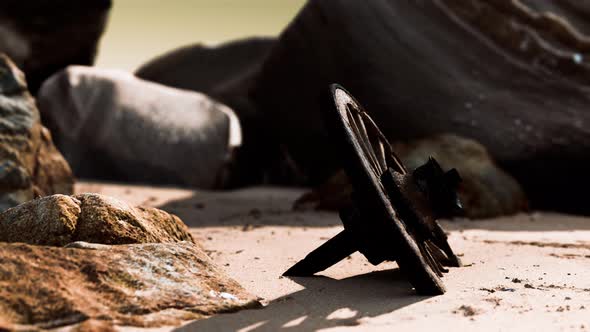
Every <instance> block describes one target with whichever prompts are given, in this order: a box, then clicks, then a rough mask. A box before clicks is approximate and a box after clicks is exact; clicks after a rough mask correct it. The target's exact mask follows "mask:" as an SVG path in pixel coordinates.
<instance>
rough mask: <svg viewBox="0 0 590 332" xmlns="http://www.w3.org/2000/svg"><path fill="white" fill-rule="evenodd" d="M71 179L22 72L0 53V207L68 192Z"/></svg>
mask: <svg viewBox="0 0 590 332" xmlns="http://www.w3.org/2000/svg"><path fill="white" fill-rule="evenodd" d="M73 183H74V179H73V176H72V172H71V170H70V167H69V166H68V164H67V162H66V161H65V160H64V159H63V157H62V155H61V154H60V153H59V151H57V149H56V148H55V146H54V145H53V142H52V140H51V135H50V133H49V131H48V130H47V129H46V128H45V127H43V126H42V125H41V123H40V120H39V111H38V110H37V108H36V106H35V101H34V100H33V98H32V97H31V95H30V94H29V92H28V91H27V86H26V83H25V78H24V75H23V73H22V72H21V71H20V70H18V68H16V67H15V65H14V64H13V63H12V62H11V61H10V60H9V59H8V58H7V57H6V56H4V55H0V211H2V210H4V209H6V208H8V207H11V206H15V205H18V204H20V203H23V202H26V201H28V200H31V199H33V198H35V197H38V196H45V195H51V194H57V193H63V194H71V193H72V191H73Z"/></svg>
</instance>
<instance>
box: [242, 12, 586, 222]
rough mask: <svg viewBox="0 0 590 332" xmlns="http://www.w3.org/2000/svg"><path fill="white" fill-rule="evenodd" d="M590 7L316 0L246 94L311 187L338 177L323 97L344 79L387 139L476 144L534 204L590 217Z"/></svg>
mask: <svg viewBox="0 0 590 332" xmlns="http://www.w3.org/2000/svg"><path fill="white" fill-rule="evenodd" d="M527 4H528V5H529V6H531V7H529V6H527ZM531 4H534V7H532V5H531ZM546 9H551V10H553V11H554V12H556V13H557V14H559V15H562V16H565V17H564V18H559V17H557V16H556V15H552V14H543V12H542V10H546ZM587 9H588V4H587V2H583V4H581V2H576V1H566V2H562V1H548V0H544V1H532V0H531V1H527V2H526V4H523V3H521V2H519V1H516V0H513V1H499V0H494V1H488V0H486V1H484V0H444V1H443V0H438V1H397V0H370V1H344V0H312V1H310V2H309V3H308V4H307V5H306V6H305V7H304V9H303V10H302V11H301V13H300V14H299V15H298V17H297V18H296V19H295V21H294V22H292V24H291V25H290V26H289V27H288V28H287V29H286V30H285V31H284V32H283V34H282V35H281V36H280V39H279V42H278V44H277V45H276V46H275V47H274V48H273V50H272V52H271V55H270V56H269V58H268V59H267V61H266V62H265V64H264V67H263V69H262V72H261V74H260V76H259V78H258V80H257V84H256V86H255V88H254V89H253V91H252V95H253V96H254V98H255V100H256V103H257V105H258V106H259V107H261V108H262V109H263V110H264V111H265V113H266V114H268V121H269V123H270V124H269V127H270V128H275V129H276V130H275V132H274V133H273V134H274V135H276V136H277V137H279V138H280V140H281V141H282V142H284V143H285V144H286V146H288V148H289V150H290V151H291V153H292V155H293V157H294V159H295V160H296V161H297V163H298V164H299V167H300V168H301V169H302V170H303V171H304V172H306V173H308V174H311V178H312V179H315V180H320V179H323V178H325V177H326V176H327V174H328V173H329V172H330V171H331V170H332V169H333V167H335V165H334V163H333V160H334V158H332V156H331V155H330V153H329V152H330V149H329V146H328V145H327V144H325V139H324V128H323V124H322V121H321V117H320V111H319V103H318V102H317V101H318V98H319V96H320V94H321V93H322V92H323V91H324V90H325V89H326V87H327V86H328V85H329V84H330V83H333V82H338V83H341V84H342V85H344V86H346V87H347V88H348V89H349V91H351V93H353V94H354V95H355V96H357V98H358V99H359V101H360V102H362V103H363V104H365V106H366V109H367V111H368V112H369V113H370V114H371V116H372V117H373V118H374V119H375V120H376V121H377V123H378V124H379V126H380V128H382V130H383V131H384V133H385V134H386V136H387V137H388V138H390V139H391V140H405V139H413V138H419V137H425V136H432V135H436V134H439V133H447V132H451V133H455V134H459V135H461V136H465V137H469V138H474V139H476V140H477V141H479V142H481V143H482V144H483V145H484V146H486V147H487V148H488V149H489V151H490V153H491V154H492V156H493V157H494V158H495V159H496V160H498V161H499V163H500V164H501V166H503V167H504V168H506V169H507V170H508V171H509V172H510V173H511V174H512V175H514V176H515V177H516V178H517V180H518V181H519V182H520V183H521V184H522V185H523V187H524V189H525V190H526V191H527V194H528V195H529V197H530V198H531V201H532V203H533V206H534V207H541V208H557V209H562V210H567V211H580V210H586V212H588V204H586V202H585V199H586V195H579V194H580V193H585V190H584V188H586V187H588V186H590V176H588V175H587V173H586V170H587V169H588V168H589V167H590V158H588V157H587V154H588V151H590V130H589V129H588V128H589V127H588V124H589V123H590V113H589V112H588V105H590V91H589V86H588V83H589V81H590V75H588V73H589V69H590V66H589V65H588V61H587V59H586V58H585V57H584V56H585V55H586V54H587V53H588V51H589V50H590V47H589V45H590V43H589V41H588V37H587V36H586V35H585V34H584V32H586V31H588V30H589V29H588V23H582V22H584V18H585V19H587V18H588V17H589V15H588V10H587ZM576 29H579V30H576Z"/></svg>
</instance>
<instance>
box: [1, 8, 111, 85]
mask: <svg viewBox="0 0 590 332" xmlns="http://www.w3.org/2000/svg"><path fill="white" fill-rule="evenodd" d="M110 7H111V0H86V1H70V0H24V1H18V0H3V1H2V4H0V52H2V53H6V54H8V56H10V57H11V58H12V59H13V60H14V62H15V63H16V64H17V65H18V66H19V68H21V69H23V71H24V72H25V74H26V75H27V78H28V80H29V87H30V89H31V91H32V92H33V94H35V93H36V91H37V89H38V88H39V86H40V85H41V83H42V82H43V81H44V80H45V79H46V78H47V77H49V76H50V75H51V74H53V73H55V72H56V71H58V70H60V69H62V68H64V67H66V66H67V65H70V64H80V65H90V64H92V63H93V62H94V58H95V55H96V51H97V46H98V41H99V38H100V36H101V35H102V33H103V30H104V28H105V23H106V20H107V15H108V11H109V9H110Z"/></svg>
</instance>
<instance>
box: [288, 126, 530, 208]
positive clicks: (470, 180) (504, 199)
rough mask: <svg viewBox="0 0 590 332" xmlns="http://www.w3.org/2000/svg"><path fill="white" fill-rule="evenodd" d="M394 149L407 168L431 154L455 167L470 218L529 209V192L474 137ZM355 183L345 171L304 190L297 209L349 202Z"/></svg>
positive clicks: (440, 139) (439, 138) (439, 139)
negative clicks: (527, 196)
mask: <svg viewBox="0 0 590 332" xmlns="http://www.w3.org/2000/svg"><path fill="white" fill-rule="evenodd" d="M394 150H395V151H396V152H397V153H398V155H399V156H400V158H401V159H402V160H403V162H404V164H405V165H406V167H408V169H410V170H413V169H415V168H417V167H418V166H420V165H423V164H424V163H426V161H427V160H428V157H429V156H433V157H434V158H436V159H437V161H439V163H440V164H441V166H442V167H443V169H444V170H445V171H447V170H449V169H451V168H456V169H457V170H458V171H459V173H460V174H461V178H462V179H463V182H462V183H461V185H460V188H459V197H460V198H461V201H462V203H463V206H464V208H465V214H466V216H467V217H469V218H491V217H496V216H500V215H508V214H514V213H517V212H521V211H523V210H526V209H527V199H526V196H525V194H524V192H523V190H522V188H521V187H520V185H519V184H518V182H516V180H514V179H513V178H512V177H511V176H510V175H508V174H507V173H505V172H504V171H502V170H501V169H500V168H498V167H497V166H496V164H495V163H494V161H493V160H492V159H491V157H490V155H489V153H488V151H487V150H486V148H485V147H483V146H482V145H481V144H479V143H477V142H476V141H474V140H470V139H466V138H461V137H458V136H455V135H441V136H436V137H432V138H428V139H422V140H417V141H412V142H409V143H398V144H395V146H394ZM351 192H352V187H351V185H350V183H349V181H348V179H347V177H346V174H344V172H343V171H339V172H337V173H336V174H335V175H334V176H333V177H331V178H330V179H329V180H328V181H327V182H326V183H324V184H323V185H321V186H318V187H317V188H316V189H314V190H313V191H311V192H308V193H306V194H304V195H303V196H302V197H301V198H299V199H298V200H297V201H296V202H295V206H294V208H295V209H298V210H305V209H325V210H337V209H340V208H342V207H345V206H347V205H349V204H351V203H350V193H351Z"/></svg>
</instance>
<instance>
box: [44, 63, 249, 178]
mask: <svg viewBox="0 0 590 332" xmlns="http://www.w3.org/2000/svg"><path fill="white" fill-rule="evenodd" d="M39 108H40V110H41V113H42V114H43V117H44V118H46V119H47V121H48V126H49V127H50V128H51V130H52V132H53V133H54V136H55V137H56V142H57V144H58V146H59V147H60V149H61V150H62V151H63V152H64V155H65V156H66V158H67V160H68V161H69V162H70V164H71V165H72V168H73V169H74V172H75V174H76V175H77V176H84V177H93V178H101V179H107V180H118V181H126V182H129V181H133V182H143V183H152V184H153V183H157V184H176V185H185V186H193V187H199V188H218V187H223V185H224V183H225V181H226V179H225V177H226V169H227V167H228V165H229V164H230V162H231V158H232V153H233V149H234V148H236V147H238V146H239V145H240V144H241V129H240V123H239V120H238V119H237V117H236V116H235V114H234V112H233V111H232V110H231V109H230V108H228V107H227V106H225V105H222V104H220V103H218V102H216V101H214V100H212V99H211V98H209V97H207V96H206V95H203V94H200V93H197V92H191V91H186V90H180V89H174V88H170V87H166V86H163V85H160V84H156V83H152V82H148V81H144V80H141V79H138V78H136V77H134V76H133V75H131V74H128V73H125V72H122V71H116V70H101V69H96V68H90V67H81V66H73V67H69V68H67V69H65V70H63V71H61V72H59V73H57V74H55V75H54V76H52V77H51V78H49V79H48V80H47V81H46V82H45V83H44V84H43V86H42V87H41V89H40V91H39Z"/></svg>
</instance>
